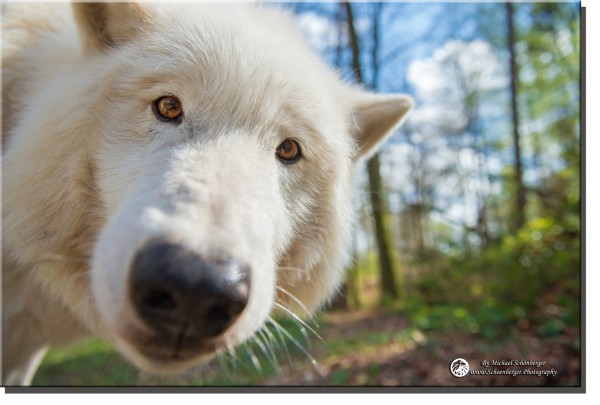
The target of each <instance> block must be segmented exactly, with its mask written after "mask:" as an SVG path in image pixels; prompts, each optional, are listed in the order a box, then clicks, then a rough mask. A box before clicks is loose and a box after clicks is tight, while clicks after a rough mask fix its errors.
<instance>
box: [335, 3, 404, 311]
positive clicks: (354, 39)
mask: <svg viewBox="0 0 600 405" xmlns="http://www.w3.org/2000/svg"><path fill="white" fill-rule="evenodd" d="M344 4H345V5H346V13H347V16H348V31H349V34H350V45H351V47H352V67H353V69H354V74H355V76H356V79H357V81H358V82H359V83H361V84H364V78H363V75H362V70H361V65H360V57H359V55H360V49H359V44H358V36H357V34H356V29H355V26H354V16H353V14H352V5H351V4H350V3H344ZM374 30H375V32H374V35H375V37H374V39H375V40H376V42H375V43H374V45H373V47H374V49H377V47H378V44H377V39H378V35H377V31H378V27H377V26H375V28H374ZM373 57H374V66H373V67H374V68H377V61H376V59H377V54H376V51H374V54H373ZM374 77H376V75H374ZM367 172H368V175H369V194H370V198H371V208H372V212H373V220H374V222H375V239H376V241H377V248H378V253H379V272H380V277H381V291H382V295H383V299H384V300H385V299H389V298H391V299H396V298H397V297H398V290H397V287H396V280H395V275H394V264H393V256H392V252H391V250H390V247H391V246H392V243H391V242H390V241H391V237H390V231H389V226H388V224H387V221H386V216H387V209H386V202H385V198H384V197H383V193H382V191H383V185H382V182H381V176H380V173H379V154H375V156H373V157H372V158H371V159H370V160H369V161H368V163H367Z"/></svg>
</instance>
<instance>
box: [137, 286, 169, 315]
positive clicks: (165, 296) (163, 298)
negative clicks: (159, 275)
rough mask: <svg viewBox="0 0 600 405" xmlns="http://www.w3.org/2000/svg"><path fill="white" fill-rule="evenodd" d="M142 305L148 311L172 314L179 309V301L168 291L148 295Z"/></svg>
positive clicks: (148, 293)
mask: <svg viewBox="0 0 600 405" xmlns="http://www.w3.org/2000/svg"><path fill="white" fill-rule="evenodd" d="M141 304H142V305H143V306H144V307H146V309H147V310H157V311H165V312H170V311H174V310H175V309H176V308H177V301H176V300H175V299H174V298H173V297H172V295H171V294H169V293H168V292H166V291H161V290H153V291H149V292H147V293H146V296H145V297H144V298H142V302H141Z"/></svg>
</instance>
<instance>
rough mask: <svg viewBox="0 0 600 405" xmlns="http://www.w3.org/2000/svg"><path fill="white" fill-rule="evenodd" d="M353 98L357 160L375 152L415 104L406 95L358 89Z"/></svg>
mask: <svg viewBox="0 0 600 405" xmlns="http://www.w3.org/2000/svg"><path fill="white" fill-rule="evenodd" d="M355 100H356V101H355V102H354V104H353V106H352V113H353V116H354V121H355V123H356V127H355V131H354V132H353V135H354V138H355V140H356V144H357V147H358V153H357V156H356V160H358V159H360V158H366V157H369V156H370V155H372V154H373V153H375V151H376V150H377V147H378V146H379V145H380V144H381V143H382V142H383V141H385V139H386V138H387V137H388V135H389V134H390V133H391V132H392V131H393V130H394V129H395V128H396V127H398V126H399V125H400V124H402V122H404V120H405V119H406V117H407V116H408V113H409V112H410V111H411V110H412V108H413V106H414V104H415V103H414V101H413V99H412V98H411V97H410V96H408V95H406V94H390V95H380V94H374V93H366V92H361V93H360V95H359V96H358V97H356V98H355Z"/></svg>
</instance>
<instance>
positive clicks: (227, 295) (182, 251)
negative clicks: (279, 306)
mask: <svg viewBox="0 0 600 405" xmlns="http://www.w3.org/2000/svg"><path fill="white" fill-rule="evenodd" d="M249 291H250V269H249V266H247V265H245V264H242V263H239V262H237V261H236V260H235V259H233V258H230V257H222V256H220V257H216V258H207V257H202V256H201V255H199V254H198V253H196V252H194V251H192V250H190V249H188V248H186V247H184V246H183V245H180V244H175V243H171V242H165V241H160V240H159V241H153V242H151V243H149V244H146V245H145V246H144V247H142V248H141V249H140V250H139V251H138V252H137V254H136V255H135V257H134V259H133V261H132V264H131V272H130V277H129V297H130V300H131V303H132V306H133V307H134V309H135V311H136V312H137V315H138V316H139V318H140V319H141V320H142V321H143V322H144V323H145V324H146V326H148V327H149V328H150V329H151V330H152V333H153V334H154V335H155V336H156V337H157V338H158V340H160V341H162V342H164V345H165V346H171V345H173V344H180V341H181V340H182V339H185V342H186V345H192V346H193V345H199V344H202V343H203V342H205V341H208V340H211V339H212V338H216V337H218V336H219V335H220V334H222V333H223V332H225V331H226V330H227V329H228V328H229V327H230V326H231V325H232V324H233V323H234V322H235V320H236V319H238V318H239V316H240V314H241V313H242V312H243V310H244V308H245V307H246V305H247V304H248V298H249Z"/></svg>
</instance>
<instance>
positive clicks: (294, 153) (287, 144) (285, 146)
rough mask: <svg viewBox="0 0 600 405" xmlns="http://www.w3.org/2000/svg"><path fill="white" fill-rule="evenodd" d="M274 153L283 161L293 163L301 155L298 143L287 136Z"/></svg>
mask: <svg viewBox="0 0 600 405" xmlns="http://www.w3.org/2000/svg"><path fill="white" fill-rule="evenodd" d="M275 155H277V157H278V158H279V160H281V161H282V162H283V163H295V162H297V161H298V159H300V157H301V156H302V155H301V153H300V144H298V141H297V140H295V139H294V138H288V139H286V140H285V141H283V142H282V143H281V144H280V145H279V146H278V147H277V150H276V151H275Z"/></svg>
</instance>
